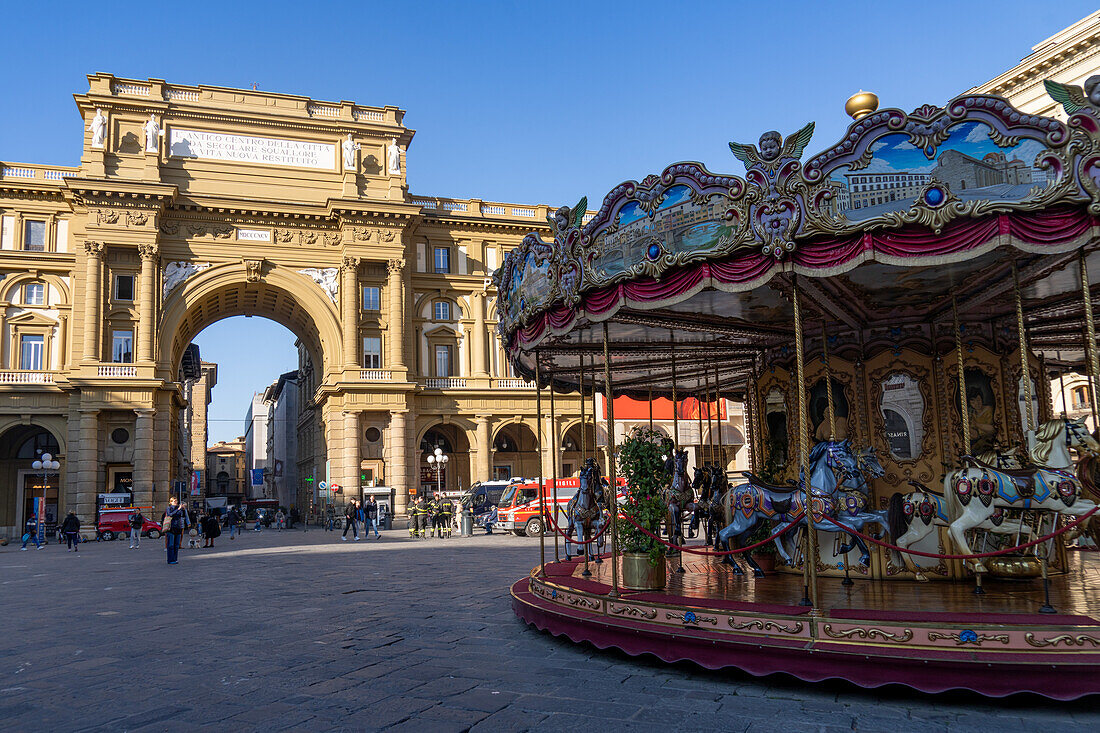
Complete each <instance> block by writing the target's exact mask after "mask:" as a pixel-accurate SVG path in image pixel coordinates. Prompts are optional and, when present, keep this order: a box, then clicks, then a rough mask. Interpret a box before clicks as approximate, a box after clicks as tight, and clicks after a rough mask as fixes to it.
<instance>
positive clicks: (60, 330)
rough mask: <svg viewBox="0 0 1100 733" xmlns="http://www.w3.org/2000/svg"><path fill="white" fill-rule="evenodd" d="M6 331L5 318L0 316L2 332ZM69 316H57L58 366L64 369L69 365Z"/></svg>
mask: <svg viewBox="0 0 1100 733" xmlns="http://www.w3.org/2000/svg"><path fill="white" fill-rule="evenodd" d="M3 331H4V320H3V317H2V316H0V333H2V332H3ZM68 341H69V317H68V316H64V315H62V316H58V317H57V368H58V370H59V371H64V370H65V369H66V368H67V367H68V366H69V344H68Z"/></svg>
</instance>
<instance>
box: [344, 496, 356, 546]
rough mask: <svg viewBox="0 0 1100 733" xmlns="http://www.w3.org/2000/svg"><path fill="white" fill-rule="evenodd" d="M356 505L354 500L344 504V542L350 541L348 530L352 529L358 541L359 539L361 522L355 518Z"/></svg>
mask: <svg viewBox="0 0 1100 733" xmlns="http://www.w3.org/2000/svg"><path fill="white" fill-rule="evenodd" d="M355 516H356V507H355V502H354V501H349V502H348V503H347V504H346V505H345V506H344V533H343V534H342V535H340V539H341V540H343V541H344V542H347V541H348V530H349V529H350V530H351V533H352V536H354V537H355V539H356V541H358V540H359V524H358V522H356V520H355Z"/></svg>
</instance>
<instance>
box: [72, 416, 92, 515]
mask: <svg viewBox="0 0 1100 733" xmlns="http://www.w3.org/2000/svg"><path fill="white" fill-rule="evenodd" d="M72 452H73V451H72V450H70V453H72ZM75 452H76V460H77V467H76V491H75V497H76V501H75V506H73V507H71V509H72V510H73V511H75V512H76V514H77V516H78V517H80V518H81V521H82V522H91V521H92V520H93V519H94V517H95V495H96V491H97V489H98V483H99V410H96V409H94V408H84V407H82V408H80V440H79V442H78V443H77V449H76V451H75Z"/></svg>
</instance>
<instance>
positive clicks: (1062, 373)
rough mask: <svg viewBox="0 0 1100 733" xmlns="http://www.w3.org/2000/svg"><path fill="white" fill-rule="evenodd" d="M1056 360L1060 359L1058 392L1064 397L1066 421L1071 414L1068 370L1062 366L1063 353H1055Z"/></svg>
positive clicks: (1063, 417) (1063, 408)
mask: <svg viewBox="0 0 1100 733" xmlns="http://www.w3.org/2000/svg"><path fill="white" fill-rule="evenodd" d="M1054 356H1055V358H1057V359H1058V362H1059V364H1058V392H1059V394H1061V395H1062V419H1063V420H1065V419H1066V416H1067V415H1068V414H1069V410H1068V409H1067V407H1068V406H1067V405H1066V368H1065V367H1064V366H1062V364H1061V362H1062V352H1061V351H1056V352H1054Z"/></svg>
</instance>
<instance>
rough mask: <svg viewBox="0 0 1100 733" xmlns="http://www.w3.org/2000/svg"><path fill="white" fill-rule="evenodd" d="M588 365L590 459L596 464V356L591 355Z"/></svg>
mask: <svg viewBox="0 0 1100 733" xmlns="http://www.w3.org/2000/svg"><path fill="white" fill-rule="evenodd" d="M588 365H589V366H590V367H592V460H594V461H595V462H596V463H597V464H599V462H600V458H599V455H600V446H599V442H600V441H599V438H598V436H597V435H596V428H597V427H598V426H599V417H598V415H599V411H598V410H597V409H596V357H595V356H593V357H592V358H591V359H589V361H588Z"/></svg>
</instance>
